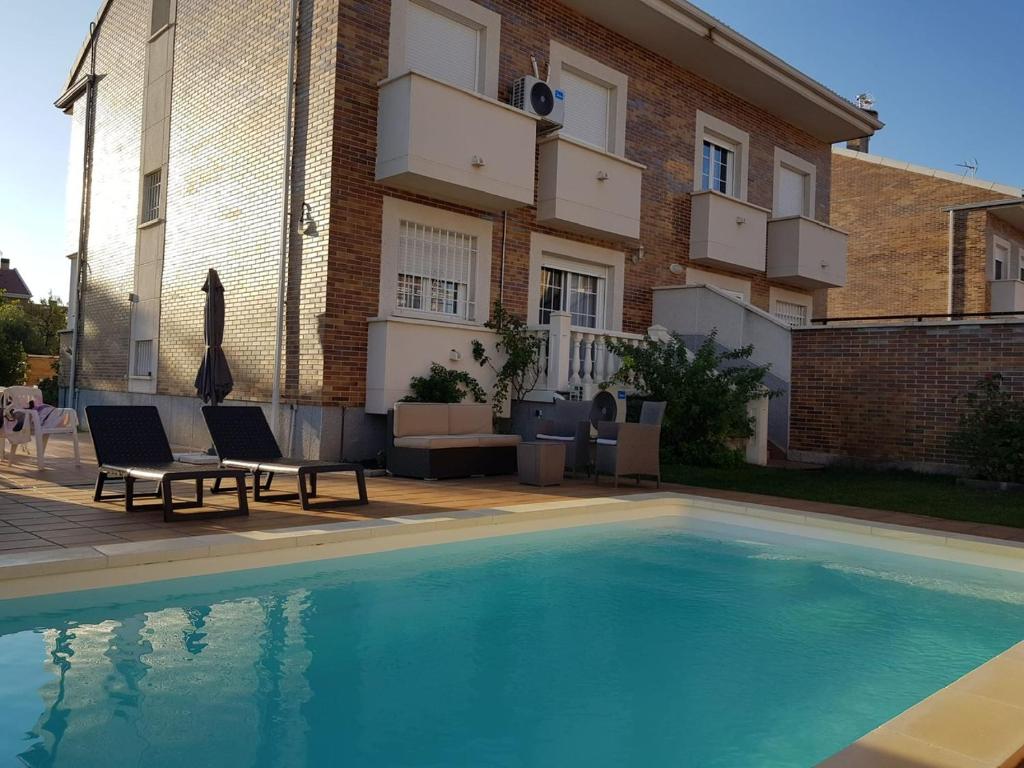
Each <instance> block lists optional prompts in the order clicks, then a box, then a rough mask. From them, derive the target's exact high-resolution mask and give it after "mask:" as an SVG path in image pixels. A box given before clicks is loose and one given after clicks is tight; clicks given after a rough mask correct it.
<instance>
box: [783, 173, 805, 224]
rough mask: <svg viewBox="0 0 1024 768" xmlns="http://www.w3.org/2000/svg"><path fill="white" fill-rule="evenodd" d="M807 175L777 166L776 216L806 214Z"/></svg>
mask: <svg viewBox="0 0 1024 768" xmlns="http://www.w3.org/2000/svg"><path fill="white" fill-rule="evenodd" d="M806 198H807V176H805V175H804V174H802V173H797V172H796V171H793V170H790V169H789V168H787V167H786V166H784V165H782V166H779V203H778V210H777V211H776V212H775V215H776V216H806V215H807V200H806Z"/></svg>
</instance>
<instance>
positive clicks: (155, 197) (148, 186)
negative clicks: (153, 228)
mask: <svg viewBox="0 0 1024 768" xmlns="http://www.w3.org/2000/svg"><path fill="white" fill-rule="evenodd" d="M161 175H162V172H161V171H159V170H157V171H153V172H152V173H147V174H146V175H145V176H144V177H143V178H142V223H143V224H145V223H146V222H149V221H156V220H157V219H159V218H160V177H161Z"/></svg>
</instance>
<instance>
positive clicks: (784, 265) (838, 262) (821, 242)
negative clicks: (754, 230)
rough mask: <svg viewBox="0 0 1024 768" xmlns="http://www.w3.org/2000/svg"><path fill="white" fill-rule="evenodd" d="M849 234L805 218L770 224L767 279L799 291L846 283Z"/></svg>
mask: <svg viewBox="0 0 1024 768" xmlns="http://www.w3.org/2000/svg"><path fill="white" fill-rule="evenodd" d="M846 240H847V237H846V233H845V232H842V231H840V230H838V229H836V228H835V227H830V226H829V225H828V224H822V223H821V222H820V221H815V220H814V219H809V218H807V217H806V216H787V217H785V218H781V219H772V220H771V221H769V222H768V279H769V280H774V281H776V282H779V283H785V284H787V285H792V286H795V287H797V288H804V289H808V290H814V289H816V288H841V287H842V286H843V285H845V284H846Z"/></svg>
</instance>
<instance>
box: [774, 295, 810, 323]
mask: <svg viewBox="0 0 1024 768" xmlns="http://www.w3.org/2000/svg"><path fill="white" fill-rule="evenodd" d="M773 314H774V315H775V316H776V317H777V318H779V320H781V321H782V322H784V323H789V324H790V325H793V326H797V325H807V306H806V305H804V304H794V303H793V302H791V301H776V302H775V312H774V313H773Z"/></svg>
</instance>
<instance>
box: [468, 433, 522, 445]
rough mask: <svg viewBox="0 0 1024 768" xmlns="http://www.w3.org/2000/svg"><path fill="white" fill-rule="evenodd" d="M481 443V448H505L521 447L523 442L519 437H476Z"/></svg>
mask: <svg viewBox="0 0 1024 768" xmlns="http://www.w3.org/2000/svg"><path fill="white" fill-rule="evenodd" d="M474 437H476V439H477V440H479V441H480V447H481V448H503V447H505V446H515V445H519V443H521V442H522V441H523V438H521V437H520V436H519V435H474Z"/></svg>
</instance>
